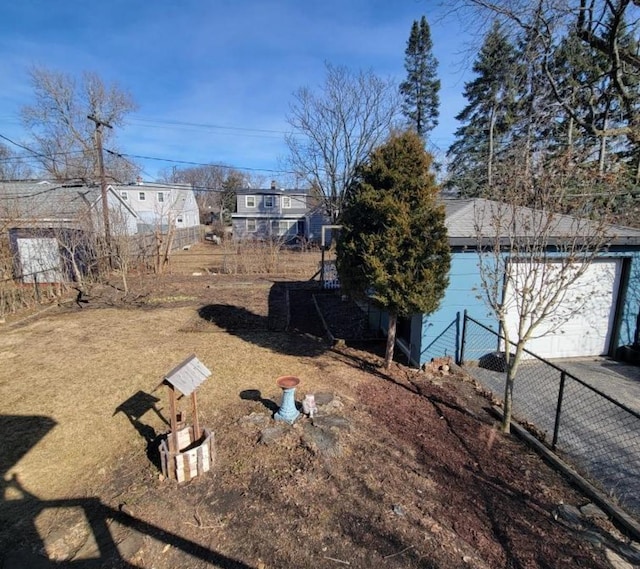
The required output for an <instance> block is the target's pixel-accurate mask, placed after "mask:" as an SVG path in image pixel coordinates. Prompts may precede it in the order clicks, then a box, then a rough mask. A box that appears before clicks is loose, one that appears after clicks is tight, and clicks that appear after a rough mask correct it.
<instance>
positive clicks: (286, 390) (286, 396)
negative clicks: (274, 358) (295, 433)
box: [274, 375, 300, 424]
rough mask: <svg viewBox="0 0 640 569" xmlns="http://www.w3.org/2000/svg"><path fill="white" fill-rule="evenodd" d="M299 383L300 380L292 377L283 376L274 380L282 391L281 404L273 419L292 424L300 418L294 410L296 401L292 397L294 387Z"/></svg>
mask: <svg viewBox="0 0 640 569" xmlns="http://www.w3.org/2000/svg"><path fill="white" fill-rule="evenodd" d="M299 383H300V379H299V378H297V377H295V376H293V375H283V376H282V377H279V378H278V379H277V380H276V384H277V385H278V387H280V388H281V389H282V404H281V405H280V409H279V410H278V412H277V413H276V414H275V416H274V417H275V419H277V420H279V421H286V422H287V423H289V424H293V422H294V421H295V420H296V419H297V418H298V417H299V416H300V413H299V412H298V410H297V409H296V400H295V396H294V394H295V391H296V387H297V385H298V384H299Z"/></svg>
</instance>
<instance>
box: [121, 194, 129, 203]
mask: <svg viewBox="0 0 640 569" xmlns="http://www.w3.org/2000/svg"><path fill="white" fill-rule="evenodd" d="M120 197H121V198H122V199H123V200H124V201H129V192H120Z"/></svg>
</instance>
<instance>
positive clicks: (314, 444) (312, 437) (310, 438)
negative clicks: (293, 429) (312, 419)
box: [302, 423, 340, 456]
mask: <svg viewBox="0 0 640 569" xmlns="http://www.w3.org/2000/svg"><path fill="white" fill-rule="evenodd" d="M302 442H303V443H304V444H305V445H307V447H310V448H311V449H313V450H315V451H316V452H317V453H319V454H324V455H328V456H336V455H338V454H339V453H340V449H339V448H338V436H337V435H336V434H335V433H334V432H332V431H330V430H329V429H326V428H322V427H318V426H317V425H312V424H311V423H306V424H305V426H304V429H303V432H302Z"/></svg>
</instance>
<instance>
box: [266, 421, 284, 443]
mask: <svg viewBox="0 0 640 569" xmlns="http://www.w3.org/2000/svg"><path fill="white" fill-rule="evenodd" d="M285 430H286V427H285V425H283V424H279V425H276V426H275V427H267V428H266V429H263V430H262V431H261V432H260V442H261V443H262V444H264V445H271V444H273V443H274V442H276V441H277V440H278V439H279V438H280V437H281V436H282V435H283V434H284V432H285Z"/></svg>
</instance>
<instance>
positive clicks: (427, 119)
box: [400, 16, 440, 139]
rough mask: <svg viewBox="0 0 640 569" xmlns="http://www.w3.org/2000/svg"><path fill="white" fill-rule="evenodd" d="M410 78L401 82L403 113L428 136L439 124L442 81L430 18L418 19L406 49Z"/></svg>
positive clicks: (419, 132)
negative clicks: (439, 74) (438, 72)
mask: <svg viewBox="0 0 640 569" xmlns="http://www.w3.org/2000/svg"><path fill="white" fill-rule="evenodd" d="M404 67H405V69H406V71H407V79H406V80H405V81H403V82H402V83H401V84H400V94H401V96H402V98H403V104H402V112H403V113H404V115H405V116H406V117H407V121H408V124H409V126H411V127H412V128H415V130H416V132H417V133H418V134H419V135H420V137H421V138H422V139H424V138H425V137H426V136H427V134H428V133H429V132H431V131H432V130H433V129H434V127H436V126H437V125H438V114H439V106H440V98H439V96H438V92H439V91H440V80H439V79H438V76H437V71H438V60H437V59H436V58H435V57H434V55H433V43H432V41H431V30H430V28H429V23H428V22H427V19H426V18H425V17H424V16H422V18H421V19H420V22H418V21H417V20H414V22H413V25H412V26H411V34H410V35H409V40H408V41H407V49H406V50H405V59H404Z"/></svg>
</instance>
